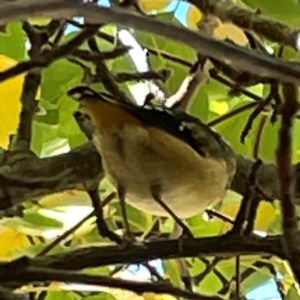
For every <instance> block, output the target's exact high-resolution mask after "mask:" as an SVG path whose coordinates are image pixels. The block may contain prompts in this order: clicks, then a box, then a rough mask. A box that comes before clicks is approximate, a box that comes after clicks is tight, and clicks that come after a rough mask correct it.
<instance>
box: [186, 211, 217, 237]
mask: <svg viewBox="0 0 300 300" xmlns="http://www.w3.org/2000/svg"><path fill="white" fill-rule="evenodd" d="M187 223H188V225H189V227H190V228H191V230H192V232H193V234H194V235H195V237H205V236H214V235H218V234H219V233H220V232H221V229H222V227H221V223H220V222H218V221H217V220H215V219H212V220H206V219H205V214H199V215H196V216H194V217H192V218H189V219H188V220H187Z"/></svg>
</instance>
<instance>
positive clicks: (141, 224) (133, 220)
mask: <svg viewBox="0 0 300 300" xmlns="http://www.w3.org/2000/svg"><path fill="white" fill-rule="evenodd" d="M110 206H111V207H113V208H114V209H115V210H116V212H115V216H116V218H117V219H119V220H120V221H121V222H123V218H122V214H121V208H120V204H119V201H116V202H113V203H111V204H110ZM126 209H127V215H128V221H129V223H130V225H131V226H133V227H134V228H135V230H139V231H148V230H149V228H150V227H151V226H152V216H151V215H149V214H146V213H144V212H143V211H141V210H139V209H137V208H135V207H133V206H131V205H130V204H127V205H126Z"/></svg>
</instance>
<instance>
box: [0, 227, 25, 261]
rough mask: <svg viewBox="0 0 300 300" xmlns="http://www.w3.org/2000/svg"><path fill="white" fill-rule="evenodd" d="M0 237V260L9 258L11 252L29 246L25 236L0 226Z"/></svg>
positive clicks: (12, 229)
mask: <svg viewBox="0 0 300 300" xmlns="http://www.w3.org/2000/svg"><path fill="white" fill-rule="evenodd" d="M0 236H1V243H0V259H4V258H11V256H12V255H11V253H12V252H13V251H15V250H20V249H24V248H26V247H29V246H30V245H31V244H30V241H29V240H28V238H27V236H26V235H25V234H24V233H22V232H20V231H18V230H16V229H14V228H10V227H7V226H3V225H0Z"/></svg>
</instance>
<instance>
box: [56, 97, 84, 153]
mask: <svg viewBox="0 0 300 300" xmlns="http://www.w3.org/2000/svg"><path fill="white" fill-rule="evenodd" d="M57 106H58V111H59V121H60V122H59V127H58V131H57V134H58V136H59V137H60V138H66V139H68V141H69V144H70V146H71V147H72V148H73V147H76V146H78V145H81V144H83V143H85V142H86V141H87V138H86V137H85V135H84V133H83V132H82V131H81V130H80V128H79V126H78V124H77V122H76V120H75V118H74V117H73V114H74V112H75V111H76V110H77V109H78V102H76V101H74V100H73V99H71V98H70V97H68V96H67V95H66V93H63V94H62V96H61V97H60V98H59V100H58V103H57Z"/></svg>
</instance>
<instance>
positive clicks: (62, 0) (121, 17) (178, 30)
mask: <svg viewBox="0 0 300 300" xmlns="http://www.w3.org/2000/svg"><path fill="white" fill-rule="evenodd" d="M29 16H31V17H33V16H46V17H54V18H56V19H57V18H72V17H74V16H82V17H84V18H85V20H86V21H87V22H89V23H95V24H97V23H99V20H101V22H107V23H110V22H113V23H116V24H120V25H125V26H128V27H132V28H134V29H138V30H143V31H146V32H149V33H152V34H158V35H160V36H164V37H166V38H170V39H173V40H176V41H178V42H182V43H184V44H186V45H189V46H191V47H193V48H195V49H196V50H197V51H199V53H200V54H201V55H203V56H206V57H211V58H214V59H217V60H219V61H223V62H227V63H228V62H229V63H230V65H231V66H232V67H233V68H237V69H239V70H240V71H246V72H248V73H252V74H260V76H261V77H267V78H272V79H276V80H278V81H286V82H294V83H297V82H298V83H299V82H300V69H299V68H298V67H297V66H296V65H295V64H294V63H292V62H284V61H283V60H281V59H279V58H276V57H272V56H270V55H267V54H264V53H257V52H255V51H251V50H248V49H246V48H243V47H240V46H238V45H234V44H232V43H226V42H223V41H219V40H215V39H213V38H211V37H209V36H207V35H205V34H202V33H200V32H193V31H191V30H188V29H186V28H184V27H182V26H177V25H173V24H170V23H168V22H162V21H159V20H156V19H153V18H150V17H145V16H141V15H138V14H136V13H134V12H130V11H128V10H126V9H121V8H117V7H116V8H107V7H99V6H95V5H93V4H90V3H84V4H83V3H82V2H81V1H67V0H45V1H40V2H36V1H34V0H25V1H22V2H21V1H17V2H12V3H8V4H3V5H2V6H1V8H0V22H2V23H3V22H4V23H5V22H8V21H12V20H24V19H26V18H27V17H29ZM0 74H1V73H0Z"/></svg>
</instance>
